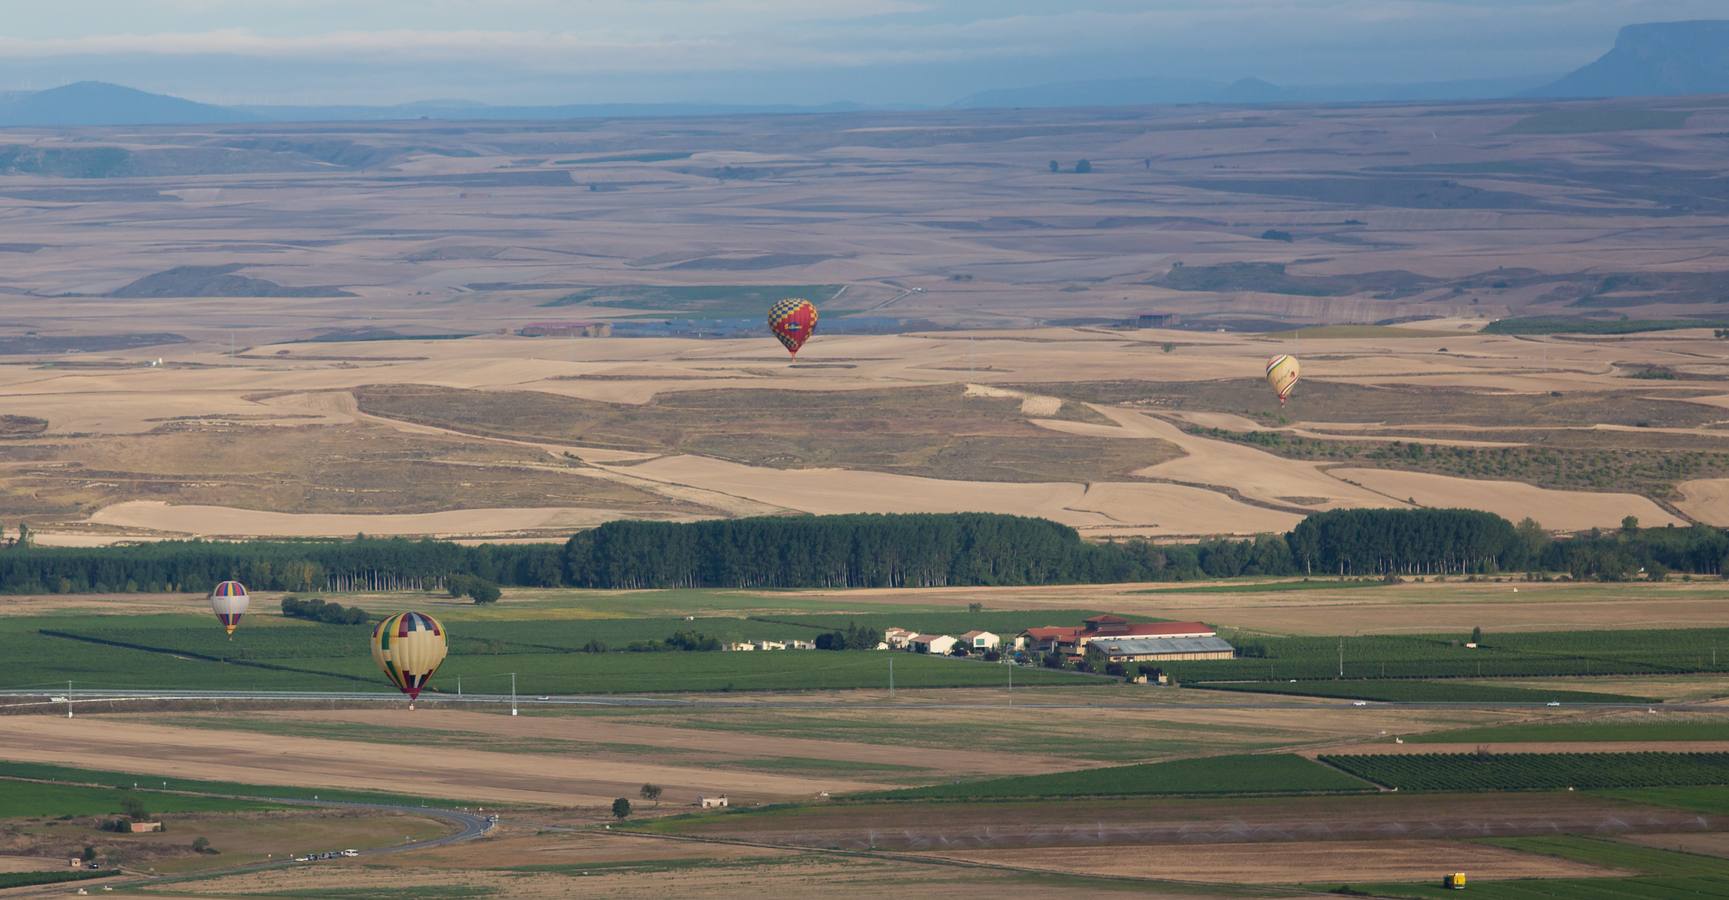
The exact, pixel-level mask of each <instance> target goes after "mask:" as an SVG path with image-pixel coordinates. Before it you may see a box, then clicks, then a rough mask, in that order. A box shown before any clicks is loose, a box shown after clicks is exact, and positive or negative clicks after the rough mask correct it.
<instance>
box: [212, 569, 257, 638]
mask: <svg viewBox="0 0 1729 900" xmlns="http://www.w3.org/2000/svg"><path fill="white" fill-rule="evenodd" d="M251 605H252V598H251V597H249V596H247V594H246V585H244V584H241V583H240V582H238V581H224V582H222V583H221V584H219V585H217V586H216V587H214V588H211V589H210V611H211V612H213V613H215V614H216V620H217V621H219V622H221V623H222V627H223V628H226V629H228V634H229V635H230V636H232V635H233V634H234V629H236V628H238V627H240V617H241V616H242V615H244V614H245V612H246V609H247V607H249V606H251Z"/></svg>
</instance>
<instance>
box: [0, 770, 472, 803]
mask: <svg viewBox="0 0 1729 900" xmlns="http://www.w3.org/2000/svg"><path fill="white" fill-rule="evenodd" d="M116 761H119V760H118V759H117V760H116ZM0 778H13V779H16V778H33V779H38V780H41V781H54V782H64V783H67V784H71V785H80V786H82V785H104V786H109V785H111V786H112V787H113V788H115V789H117V790H123V791H130V790H132V786H133V785H138V786H139V787H140V788H144V787H149V788H154V789H155V790H156V792H157V794H156V796H165V795H162V794H161V792H162V791H186V792H190V793H198V794H214V795H218V802H220V798H223V797H249V798H257V799H261V800H328V801H331V802H335V803H384V804H392V805H400V806H472V805H474V804H475V801H472V800H461V799H460V798H457V799H436V798H431V797H417V796H412V795H408V794H386V793H378V792H373V791H345V790H338V789H335V788H303V787H287V786H284V785H267V784H245V783H242V782H237V781H205V780H200V779H195V778H163V777H162V776H160V775H139V774H137V773H134V772H113V771H102V770H97V769H78V768H73V767H71V766H56V765H51V764H48V763H24V762H10V761H0ZM16 783H17V782H7V789H8V790H10V789H11V787H12V786H13V785H14V784H16ZM102 789H106V788H98V790H102ZM166 796H171V795H166ZM180 799H184V800H189V801H190V800H198V799H203V798H193V797H182V798H180ZM153 804H154V799H152V800H149V801H147V802H146V806H148V807H149V808H150V809H152V810H156V809H158V807H157V806H155V805H153ZM487 805H488V806H491V805H493V804H490V803H489V804H487Z"/></svg>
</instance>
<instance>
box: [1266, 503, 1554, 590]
mask: <svg viewBox="0 0 1729 900" xmlns="http://www.w3.org/2000/svg"><path fill="white" fill-rule="evenodd" d="M1287 541H1288V543H1289V545H1290V550H1291V556H1292V559H1293V561H1294V562H1295V563H1296V564H1297V566H1298V567H1299V568H1300V569H1301V570H1302V571H1303V572H1305V573H1310V572H1320V573H1325V574H1335V575H1370V574H1372V575H1385V574H1399V575H1426V574H1441V575H1445V574H1453V573H1465V572H1492V571H1496V570H1500V569H1511V568H1516V567H1518V566H1520V565H1522V564H1524V563H1525V562H1526V560H1525V558H1524V545H1523V544H1521V543H1520V541H1519V535H1518V533H1517V532H1516V531H1515V530H1514V528H1513V523H1511V522H1508V521H1507V520H1506V519H1503V518H1501V517H1500V516H1497V515H1495V514H1494V513H1486V512H1481V511H1478V510H1473V509H1424V510H1403V509H1335V510H1330V511H1328V512H1323V513H1316V514H1314V515H1312V516H1309V517H1308V518H1306V519H1304V520H1303V521H1301V522H1298V523H1297V527H1296V528H1293V529H1292V530H1291V533H1290V535H1289V537H1288V538H1287Z"/></svg>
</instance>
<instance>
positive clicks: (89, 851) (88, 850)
mask: <svg viewBox="0 0 1729 900" xmlns="http://www.w3.org/2000/svg"><path fill="white" fill-rule="evenodd" d="M78 858H79V859H82V860H84V861H85V862H95V861H96V848H95V847H92V846H90V845H89V844H85V845H84V852H83V853H80V854H78Z"/></svg>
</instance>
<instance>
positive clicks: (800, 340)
mask: <svg viewBox="0 0 1729 900" xmlns="http://www.w3.org/2000/svg"><path fill="white" fill-rule="evenodd" d="M768 330H770V331H772V332H774V336H775V337H777V338H779V339H780V342H781V343H782V344H783V345H785V346H786V351H787V352H788V353H791V354H792V355H793V357H794V358H797V357H798V348H800V347H803V346H804V342H805V341H807V340H810V336H811V335H812V334H815V333H816V306H814V305H812V303H811V302H810V301H809V300H801V299H799V298H798V297H788V298H787V299H785V300H782V301H781V302H779V303H776V304H775V305H774V308H773V309H770V310H769V311H768Z"/></svg>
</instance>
